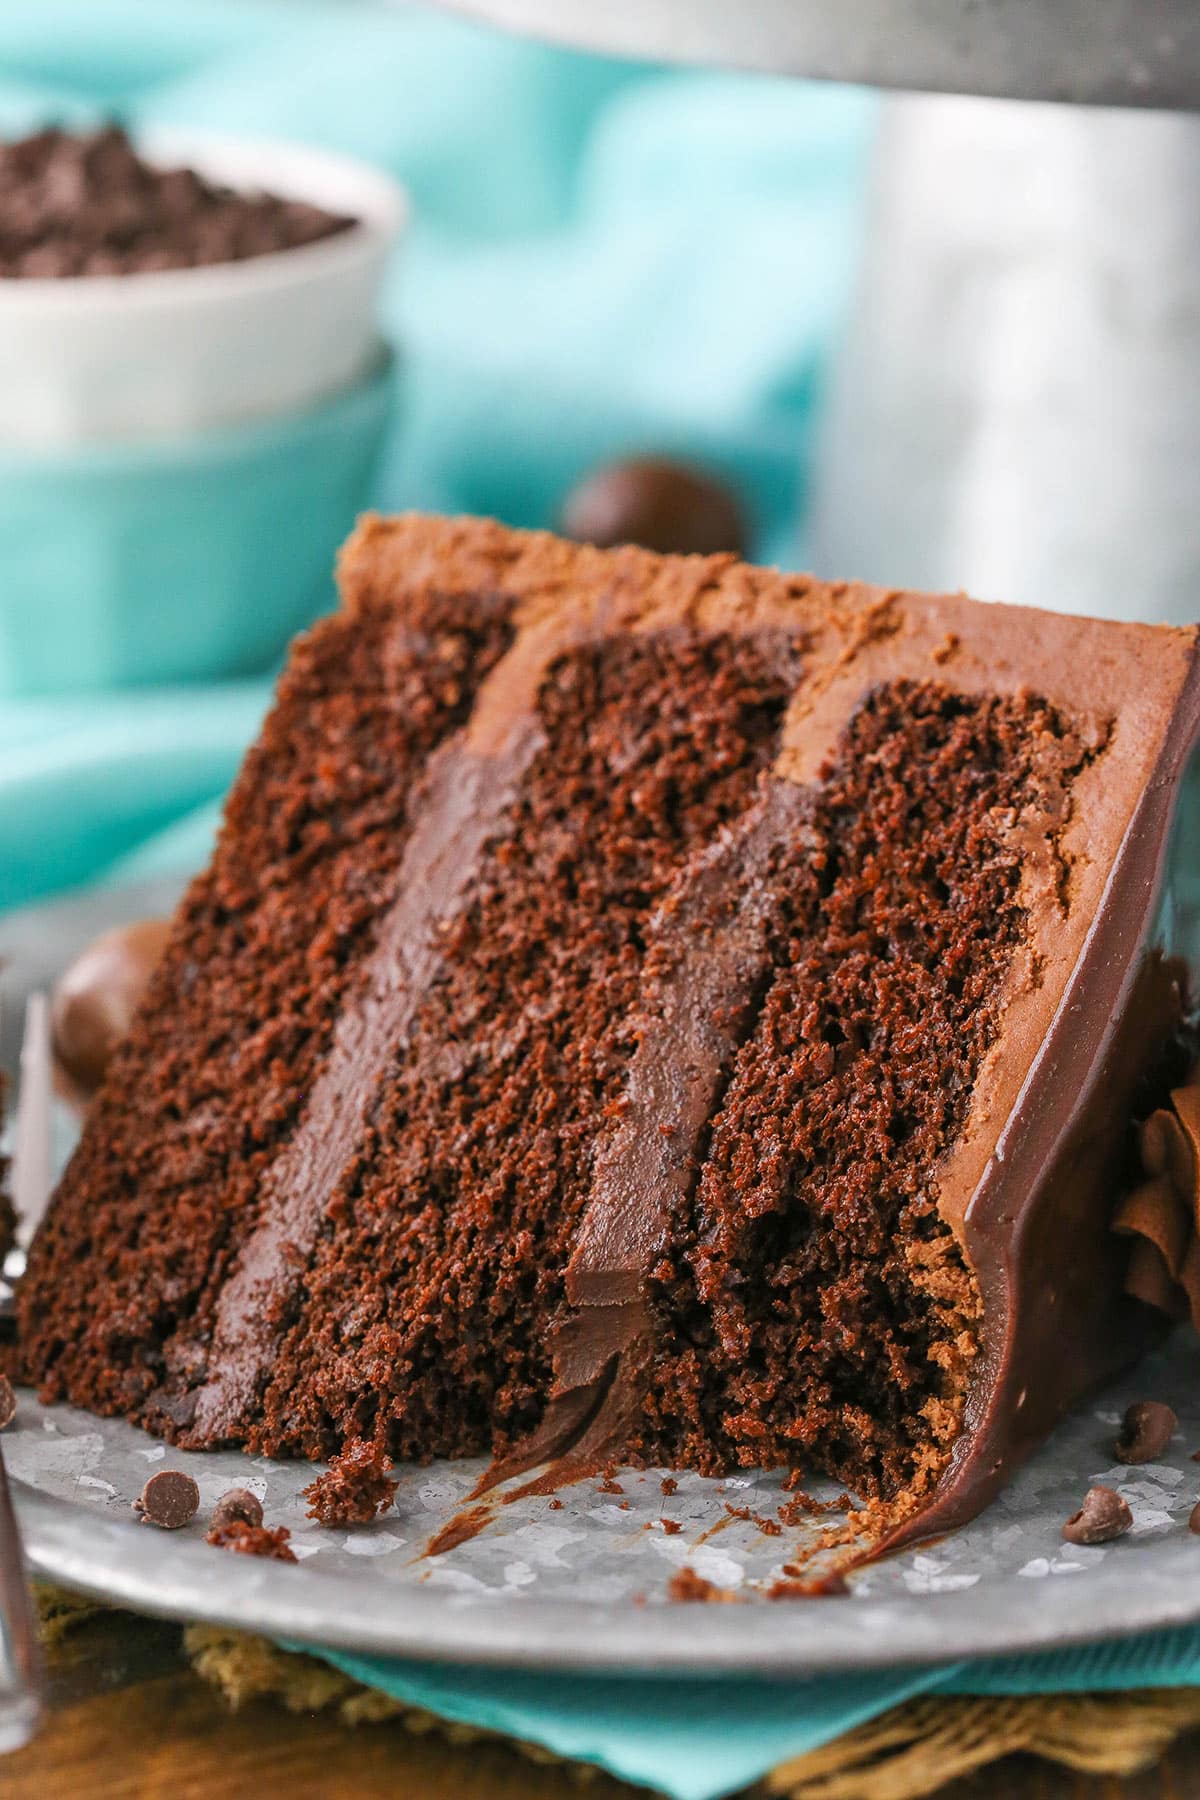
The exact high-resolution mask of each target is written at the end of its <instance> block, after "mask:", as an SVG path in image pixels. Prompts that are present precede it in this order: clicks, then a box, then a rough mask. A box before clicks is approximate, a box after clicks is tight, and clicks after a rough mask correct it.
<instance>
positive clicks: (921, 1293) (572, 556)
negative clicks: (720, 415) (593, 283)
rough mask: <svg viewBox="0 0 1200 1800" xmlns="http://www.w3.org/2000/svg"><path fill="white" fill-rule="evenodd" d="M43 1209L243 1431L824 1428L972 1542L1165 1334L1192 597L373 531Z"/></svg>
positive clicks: (61, 1311) (794, 1438)
mask: <svg viewBox="0 0 1200 1800" xmlns="http://www.w3.org/2000/svg"><path fill="white" fill-rule="evenodd" d="M341 578H342V587H343V596H344V601H345V607H344V610H343V613H342V614H341V615H340V617H339V618H338V619H336V620H334V621H330V622H329V623H327V624H326V625H324V626H322V627H320V628H318V630H317V632H316V633H314V634H311V635H310V637H309V638H308V639H307V640H302V643H301V646H300V648H299V649H298V651H297V652H296V655H295V658H294V660H293V664H292V666H291V668H290V670H289V673H288V674H287V676H285V679H284V682H283V684H282V687H281V692H280V698H279V702H278V705H277V708H276V711H275V713H274V714H273V715H272V719H271V720H270V721H269V722H268V726H267V728H266V731H265V733H264V738H263V740H262V742H261V743H260V745H259V746H258V747H257V748H256V750H255V751H254V752H253V753H252V756H251V758H250V760H249V762H248V764H247V768H246V770H245V771H244V773H243V776H242V778H241V780H240V782H239V785H238V788H237V790H236V792H235V795H234V797H233V800H232V801H231V805H230V808H229V811H228V815H227V821H226V825H225V828H224V831H223V833H222V837H221V841H220V844H219V847H218V851H217V855H216V859H215V862H214V865H213V868H212V870H211V871H210V872H209V873H208V874H207V875H206V876H204V877H202V878H201V880H200V881H199V883H197V885H196V887H195V888H194V889H193V891H192V893H191V895H190V896H189V899H188V901H187V902H186V903H185V907H184V909H183V911H182V913H181V916H180V919H179V921H178V924H177V928H176V933H175V937H174V939H173V942H172V946H171V948H170V950H169V951H168V954H167V957H166V959H165V962H164V964H163V966H162V968H161V969H160V971H159V974H158V976H157V977H156V980H155V983H154V986H153V989H152V992H151V994H150V997H149V999H148V1001H147V1003H146V1006H145V1008H144V1009H143V1012H142V1014H141V1016H140V1018H139V1020H138V1022H137V1024H136V1025H135V1027H134V1030H133V1032H132V1033H131V1036H130V1038H129V1039H128V1041H127V1043H126V1045H125V1046H124V1048H123V1050H122V1052H121V1054H120V1057H119V1059H118V1067H117V1068H116V1069H115V1070H114V1071H113V1074H112V1076H111V1077H110V1080H109V1082H108V1084H107V1086H106V1088H105V1089H104V1091H103V1093H102V1094H101V1096H100V1098H99V1100H98V1102H97V1103H96V1104H95V1107H94V1109H93V1111H92V1114H91V1116H90V1118H89V1121H88V1125H87V1129H86V1132H85V1135H84V1140H83V1143H82V1145H81V1147H80V1150H79V1152H78V1154H77V1156H76V1158H75V1160H74V1162H73V1163H72V1165H71V1168H70V1169H69V1170H68V1173H67V1175H66V1177H65V1180H64V1182H63V1185H62V1188H61V1189H60V1192H59V1194H58V1196H57V1197H56V1200H55V1202H54V1205H53V1207H52V1209H51V1213H50V1215H49V1218H48V1220H47V1223H46V1224H45V1225H44V1227H43V1229H42V1232H41V1233H40V1235H39V1239H38V1242H37V1244H36V1245H35V1248H34V1253H33V1256H32V1259H31V1267H30V1273H29V1276H28V1277H27V1280H26V1283H25V1286H24V1289H23V1297H22V1311H23V1330H24V1340H23V1341H24V1345H25V1352H24V1353H25V1355H26V1358H27V1361H28V1364H29V1368H30V1371H31V1373H32V1374H34V1375H35V1376H36V1378H37V1379H39V1380H40V1381H41V1382H42V1384H43V1388H44V1391H45V1392H46V1393H47V1394H50V1395H54V1396H60V1395H67V1396H69V1397H71V1398H73V1399H75V1400H77V1401H81V1402H83V1403H85V1404H88V1405H92V1406H95V1407H98V1408H101V1409H103V1410H112V1411H123V1412H125V1413H127V1415H128V1416H130V1417H133V1418H137V1419H139V1420H141V1421H143V1422H145V1423H148V1424H150V1425H151V1426H153V1427H155V1428H158V1429H162V1430H165V1431H167V1432H169V1433H170V1434H171V1435H173V1436H176V1437H178V1438H180V1439H182V1441H184V1442H187V1443H189V1444H195V1445H204V1444H209V1443H215V1442H240V1443H246V1444H248V1445H251V1446H254V1447H258V1448H263V1449H266V1450H269V1451H271V1452H280V1451H295V1452H302V1453H307V1454H320V1455H327V1454H330V1453H332V1452H334V1451H337V1450H339V1449H340V1448H342V1447H343V1446H345V1445H346V1444H347V1443H349V1442H352V1441H357V1440H360V1439H370V1440H372V1441H373V1442H374V1444H375V1445H376V1446H377V1448H378V1450H379V1451H380V1453H381V1454H383V1453H387V1454H392V1455H396V1456H404V1457H422V1456H431V1455H436V1454H450V1455H453V1454H465V1453H468V1452H477V1451H480V1450H489V1451H492V1452H493V1453H495V1454H496V1456H497V1457H498V1459H499V1460H498V1463H497V1468H496V1475H497V1477H500V1476H502V1475H504V1474H508V1473H511V1472H513V1471H514V1470H517V1469H522V1468H524V1469H533V1468H534V1467H535V1466H536V1465H537V1464H538V1463H539V1462H542V1461H545V1460H547V1459H550V1460H551V1461H552V1462H553V1469H552V1471H551V1474H550V1476H549V1477H547V1478H548V1479H559V1478H565V1477H566V1476H568V1475H569V1474H570V1473H571V1472H572V1471H573V1470H576V1469H578V1468H580V1467H582V1466H586V1464H587V1463H588V1460H589V1459H595V1458H597V1457H604V1456H609V1455H611V1456H617V1457H620V1456H624V1457H628V1458H632V1459H634V1460H638V1461H642V1462H665V1463H672V1464H679V1465H684V1466H691V1467H698V1468H701V1469H707V1470H721V1469H728V1468H732V1467H734V1466H737V1465H746V1464H753V1463H762V1462H765V1463H768V1464H780V1463H785V1464H790V1465H794V1466H805V1467H808V1468H812V1467H814V1466H815V1467H819V1468H825V1469H828V1470H830V1471H832V1472H834V1473H836V1474H837V1475H838V1476H839V1477H840V1478H842V1479H843V1480H845V1481H846V1482H847V1483H848V1484H850V1485H852V1486H854V1487H855V1488H856V1489H857V1490H858V1491H859V1492H861V1493H864V1494H871V1495H878V1496H882V1497H884V1498H888V1497H892V1496H896V1495H905V1496H908V1497H909V1500H910V1502H911V1505H910V1510H912V1509H913V1508H915V1507H916V1506H917V1505H918V1503H919V1505H920V1508H921V1510H919V1511H916V1512H915V1513H914V1518H915V1520H916V1523H915V1524H914V1523H912V1522H910V1523H909V1525H908V1526H907V1527H905V1529H907V1530H909V1531H912V1530H914V1529H932V1528H934V1527H935V1525H940V1524H942V1523H944V1522H945V1521H947V1520H949V1519H952V1518H953V1517H958V1516H961V1515H962V1514H963V1513H964V1512H965V1511H969V1510H970V1509H972V1508H973V1507H975V1506H977V1505H978V1504H980V1503H981V1502H982V1500H983V1499H984V1498H985V1497H986V1495H987V1494H988V1493H989V1492H990V1491H991V1490H992V1489H993V1488H994V1486H995V1485H996V1483H997V1482H998V1481H999V1480H1000V1479H1002V1477H1003V1473H1004V1472H1005V1470H1006V1468H1007V1467H1008V1466H1009V1464H1010V1463H1011V1460H1012V1459H1013V1458H1014V1457H1015V1456H1017V1455H1019V1454H1022V1453H1023V1452H1024V1451H1025V1449H1027V1448H1028V1447H1029V1445H1030V1444H1031V1443H1032V1442H1033V1441H1035V1440H1036V1438H1037V1437H1038V1436H1039V1435H1040V1434H1042V1433H1043V1432H1044V1431H1045V1430H1046V1429H1047V1427H1048V1425H1049V1424H1050V1423H1052V1421H1053V1419H1054V1418H1055V1417H1056V1416H1057V1415H1058V1413H1059V1412H1060V1411H1061V1410H1062V1408H1063V1407H1064V1406H1065V1405H1066V1404H1068V1403H1069V1402H1070V1400H1071V1399H1072V1398H1074V1397H1075V1396H1076V1395H1077V1394H1078V1393H1079V1392H1081V1391H1082V1390H1083V1389H1084V1388H1085V1387H1087V1386H1088V1385H1090V1384H1093V1383H1095V1382H1097V1381H1099V1380H1100V1379H1102V1378H1103V1376H1104V1375H1105V1374H1106V1373H1108V1372H1109V1371H1110V1370H1112V1369H1115V1368H1116V1367H1117V1366H1119V1365H1120V1364H1121V1363H1123V1362H1125V1361H1127V1360H1128V1359H1129V1358H1130V1357H1131V1356H1132V1355H1133V1354H1135V1353H1136V1351H1137V1349H1138V1348H1139V1347H1140V1345H1141V1344H1142V1343H1144V1342H1145V1341H1147V1340H1148V1338H1149V1336H1150V1335H1152V1333H1153V1331H1154V1329H1155V1319H1154V1314H1153V1312H1152V1311H1151V1310H1150V1309H1148V1308H1146V1307H1144V1306H1142V1305H1139V1304H1138V1303H1137V1302H1136V1301H1133V1300H1130V1299H1128V1298H1127V1297H1125V1295H1124V1293H1123V1286H1124V1261H1125V1259H1126V1258H1127V1255H1128V1249H1127V1245H1126V1243H1125V1241H1124V1240H1122V1239H1121V1238H1119V1237H1118V1236H1116V1235H1115V1234H1114V1233H1113V1232H1112V1231H1111V1230H1110V1229H1109V1226H1110V1221H1111V1218H1112V1215H1113V1211H1114V1208H1115V1206H1116V1204H1117V1201H1118V1198H1119V1190H1120V1188H1121V1185H1122V1183H1123V1181H1125V1180H1126V1178H1127V1177H1128V1176H1130V1175H1131V1172H1132V1170H1131V1157H1132V1155H1133V1148H1134V1146H1135V1142H1136V1139H1135V1132H1134V1121H1135V1117H1136V1116H1137V1115H1138V1114H1140V1113H1143V1112H1144V1113H1148V1112H1149V1111H1151V1110H1153V1107H1154V1106H1155V1105H1156V1104H1157V1103H1158V1102H1159V1101H1160V1100H1161V1099H1162V1098H1163V1097H1164V1096H1165V1094H1166V1092H1167V1089H1168V1087H1169V1086H1170V1085H1171V1084H1172V1082H1177V1080H1178V1079H1179V1059H1178V1056H1177V1055H1176V1054H1175V1051H1176V1047H1177V1045H1178V1042H1179V1038H1180V1031H1181V1026H1182V1024H1183V1023H1184V1020H1185V1016H1186V1014H1187V1009H1188V1004H1189V1003H1188V1000H1187V987H1188V980H1189V967H1190V965H1191V963H1192V962H1193V960H1194V950H1193V945H1192V942H1191V940H1190V914H1188V915H1186V916H1185V915H1184V914H1182V913H1181V912H1180V909H1179V908H1178V907H1177V906H1176V907H1172V906H1170V905H1168V903H1167V902H1168V900H1169V898H1170V894H1169V885H1170V884H1169V880H1168V875H1169V869H1168V854H1169V844H1170V838H1171V833H1172V830H1173V828H1175V827H1177V826H1178V825H1179V824H1180V823H1181V822H1182V824H1183V825H1185V826H1187V827H1188V829H1191V826H1190V825H1189V820H1190V817H1191V813H1190V809H1189V807H1188V806H1185V805H1183V804H1181V795H1183V793H1184V791H1185V787H1184V780H1183V777H1184V774H1185V771H1186V768H1187V766H1188V764H1189V762H1190V759H1191V757H1192V754H1193V751H1194V748H1195V742H1196V736H1197V730H1198V724H1200V700H1198V695H1197V686H1198V683H1197V677H1196V674H1195V670H1194V662H1195V649H1196V644H1195V636H1196V634H1195V633H1194V632H1191V631H1170V630H1166V629H1162V630H1156V629H1153V628H1147V627H1141V626H1119V625H1112V624H1102V623H1097V622H1094V621H1088V620H1079V619H1065V618H1057V617H1055V616H1053V615H1049V614H1039V613H1034V612H1029V611H1018V610H1015V609H1010V608H1005V607H1000V606H995V607H992V606H980V605H977V604H975V603H973V602H971V601H968V600H966V599H963V598H961V597H957V596H950V597H944V598H941V599H937V598H930V597H924V596H913V595H903V594H888V593H881V592H879V591H877V590H868V589H862V588H831V587H827V586H824V585H822V584H819V583H816V582H813V581H810V580H808V579H807V578H804V577H785V576H780V575H776V574H772V573H769V572H766V571H759V570H752V569H749V568H746V567H745V566H743V565H740V564H738V563H736V562H735V561H733V560H732V559H730V558H726V557H715V558H707V559H671V558H661V557H655V556H651V555H648V554H646V553H643V552H640V551H636V550H621V551H615V552H600V551H595V550H591V549H588V548H583V547H578V546H573V545H567V544H564V543H561V542H559V541H557V540H554V539H550V538H547V537H539V536H530V535H526V534H521V533H515V532H508V531H505V530H503V529H502V528H500V527H498V526H494V525H492V524H490V523H488V522H485V521H436V520H423V519H416V518H407V519H399V520H392V521H386V520H368V521H366V522H365V523H364V524H363V525H362V526H361V527H360V529H359V531H358V533H356V535H355V537H354V539H352V540H351V543H350V545H349V546H348V547H347V550H346V552H345V553H344V555H343V559H342V567H341Z"/></svg>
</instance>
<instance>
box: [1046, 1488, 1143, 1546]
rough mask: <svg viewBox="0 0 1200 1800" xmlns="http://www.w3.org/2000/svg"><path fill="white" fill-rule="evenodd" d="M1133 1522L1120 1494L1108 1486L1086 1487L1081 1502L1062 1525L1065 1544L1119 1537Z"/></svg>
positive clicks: (1085, 1542) (1089, 1542)
mask: <svg viewBox="0 0 1200 1800" xmlns="http://www.w3.org/2000/svg"><path fill="white" fill-rule="evenodd" d="M1132 1524H1133V1514H1132V1513H1131V1512H1130V1510H1129V1508H1128V1506H1127V1505H1126V1504H1125V1502H1124V1500H1122V1498H1121V1496H1120V1494H1118V1493H1115V1492H1114V1491H1113V1489H1112V1488H1110V1487H1094V1488H1089V1489H1088V1491H1087V1494H1086V1495H1085V1497H1084V1502H1083V1505H1082V1506H1081V1507H1080V1509H1079V1511H1078V1512H1077V1513H1072V1514H1071V1517H1070V1518H1069V1519H1068V1520H1067V1522H1066V1524H1065V1525H1064V1526H1063V1528H1062V1534H1063V1536H1064V1537H1065V1538H1066V1540H1067V1542H1068V1544H1107V1543H1109V1542H1111V1540H1112V1539H1113V1538H1119V1537H1123V1536H1124V1535H1125V1533H1126V1532H1127V1531H1128V1530H1129V1527H1130V1526H1131V1525H1132Z"/></svg>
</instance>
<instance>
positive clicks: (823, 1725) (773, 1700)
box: [291, 1606, 1200, 1800]
mask: <svg viewBox="0 0 1200 1800" xmlns="http://www.w3.org/2000/svg"><path fill="white" fill-rule="evenodd" d="M802 1610H803V1609H802V1606H801V1608H800V1616H798V1618H797V1629H798V1630H803V1628H804V1625H803V1616H802ZM291 1647H292V1648H295V1649H300V1648H303V1647H304V1646H301V1645H293V1646H291ZM320 1654H321V1655H322V1656H323V1657H324V1658H325V1660H326V1661H327V1662H330V1663H333V1664H334V1665H335V1667H337V1668H339V1669H342V1670H344V1672H345V1673H346V1674H347V1675H351V1676H353V1677H354V1678H355V1679H356V1680H358V1681H364V1682H367V1683H369V1684H370V1685H371V1686H372V1687H378V1688H382V1689H383V1690H384V1692H385V1693H388V1694H391V1695H393V1696H394V1697H395V1698H396V1699H399V1700H404V1701H407V1702H410V1703H411V1704H412V1705H414V1706H422V1707H426V1708H427V1709H428V1710H429V1711H430V1712H434V1713H437V1714H438V1715H439V1716H440V1717H442V1718H446V1719H453V1720H455V1721H456V1722H462V1723H465V1724H469V1725H477V1726H483V1727H486V1728H488V1729H491V1730H494V1731H499V1732H503V1733H505V1734H506V1735H508V1736H510V1737H517V1738H523V1739H525V1740H526V1741H528V1742H531V1743H535V1744H540V1745H542V1746H544V1747H545V1748H546V1749H548V1750H553V1751H554V1752H555V1754H556V1755H558V1756H564V1757H575V1758H577V1759H579V1760H581V1761H584V1762H591V1763H596V1764H597V1765H598V1766H599V1767H600V1768H602V1769H607V1770H608V1771H609V1772H610V1773H611V1774H613V1775H619V1776H622V1777H623V1778H624V1779H625V1780H626V1781H633V1782H638V1783H641V1784H643V1785H645V1786H647V1787H651V1788H658V1789H661V1791H662V1792H663V1793H665V1794H669V1795H670V1796H671V1800H717V1797H718V1796H719V1795H722V1794H729V1793H732V1792H734V1791H735V1790H736V1789H738V1788H742V1787H747V1786H749V1784H750V1783H751V1782H753V1781H756V1780H758V1778H759V1777H760V1776H762V1775H764V1774H766V1772H767V1771H768V1770H769V1769H772V1768H774V1767H775V1766H776V1765H777V1764H778V1763H781V1762H785V1761H787V1760H788V1759H789V1758H790V1757H794V1756H803V1755H804V1754H805V1752H806V1751H809V1750H815V1749H817V1748H818V1747H819V1746H820V1745H821V1744H827V1743H830V1742H832V1740H833V1739H834V1738H838V1737H841V1736H842V1735H843V1734H844V1733H845V1732H847V1731H852V1730H853V1729H854V1727H855V1726H856V1725H861V1724H862V1723H863V1722H864V1721H865V1720H867V1719H872V1718H874V1717H876V1715H877V1714H879V1713H882V1712H886V1711H887V1710H888V1708H889V1707H892V1706H898V1705H899V1704H900V1702H901V1701H902V1700H908V1699H910V1698H911V1697H912V1696H913V1695H916V1694H933V1693H937V1694H984V1695H1002V1694H1059V1693H1098V1692H1104V1691H1110V1692H1111V1691H1118V1690H1123V1689H1128V1688H1147V1687H1194V1686H1196V1685H1197V1684H1200V1627H1187V1628H1181V1629H1178V1630H1173V1631H1164V1632H1157V1633H1154V1634H1153V1635H1151V1636H1146V1637H1135V1638H1125V1639H1122V1640H1119V1641H1117V1642H1110V1643H1102V1644H1089V1645H1082V1646H1080V1647H1078V1648H1076V1649H1072V1650H1062V1651H1056V1652H1054V1653H1053V1654H1050V1655H1037V1656H1024V1657H1000V1658H995V1659H992V1660H988V1661H983V1662H975V1663H957V1664H951V1665H947V1664H944V1663H943V1664H939V1665H937V1666H936V1667H932V1668H923V1669H912V1668H909V1669H893V1670H878V1671H870V1672H866V1673H863V1674H856V1675H848V1676H841V1677H830V1678H827V1679H824V1680H816V1681H802V1682H773V1681H764V1680H753V1679H742V1680H732V1681H730V1680H727V1679H725V1678H721V1679H720V1680H719V1681H666V1680H656V1679H653V1678H648V1679H646V1680H644V1681H632V1680H628V1679H625V1678H614V1679H608V1680H600V1679H591V1680H589V1679H586V1678H574V1679H572V1678H569V1677H563V1676H548V1675H545V1674H541V1673H538V1674H527V1673H523V1672H520V1671H497V1670H495V1669H462V1668H448V1667H442V1666H439V1665H436V1664H432V1663H422V1664H415V1663H399V1662H390V1661H388V1660H387V1659H385V1658H383V1657H371V1656H348V1655H346V1654H345V1653H344V1652H342V1651H333V1650H324V1651H322V1652H320Z"/></svg>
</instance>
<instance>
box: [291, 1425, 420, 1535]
mask: <svg viewBox="0 0 1200 1800" xmlns="http://www.w3.org/2000/svg"><path fill="white" fill-rule="evenodd" d="M389 1466H390V1464H389V1459H388V1458H387V1457H386V1456H385V1455H384V1454H383V1452H382V1451H381V1450H380V1448H379V1446H378V1444H375V1443H372V1442H369V1441H368V1440H367V1439H365V1438H359V1439H358V1440H357V1441H355V1442H353V1443H350V1444H348V1445H347V1446H346V1448H345V1449H344V1450H343V1451H342V1452H341V1454H340V1455H338V1456H335V1457H334V1458H333V1459H332V1461H331V1462H330V1464H329V1467H328V1468H327V1469H324V1470H323V1471H322V1472H321V1474H320V1475H318V1476H317V1478H316V1480H315V1481H311V1482H310V1483H309V1485H308V1486H307V1487H306V1488H305V1489H304V1498H305V1499H306V1500H307V1501H308V1503H309V1506H308V1516H309V1518H310V1519H316V1520H318V1522H319V1523H320V1524H322V1525H367V1524H369V1523H370V1521H371V1520H372V1519H375V1518H378V1516H379V1514H380V1513H384V1512H386V1511H387V1509H388V1507H389V1506H390V1505H391V1504H392V1501H393V1500H394V1499H395V1498H396V1489H397V1488H398V1487H399V1485H400V1483H399V1482H398V1481H397V1480H395V1479H394V1477H392V1476H390V1475H388V1474H387V1473H386V1471H387V1469H388V1467H389Z"/></svg>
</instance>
